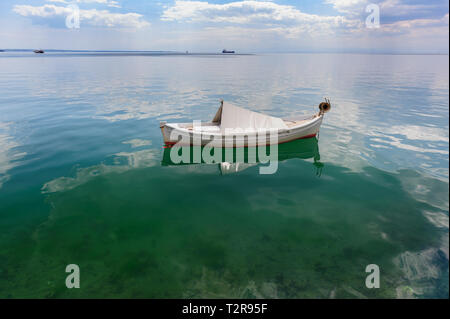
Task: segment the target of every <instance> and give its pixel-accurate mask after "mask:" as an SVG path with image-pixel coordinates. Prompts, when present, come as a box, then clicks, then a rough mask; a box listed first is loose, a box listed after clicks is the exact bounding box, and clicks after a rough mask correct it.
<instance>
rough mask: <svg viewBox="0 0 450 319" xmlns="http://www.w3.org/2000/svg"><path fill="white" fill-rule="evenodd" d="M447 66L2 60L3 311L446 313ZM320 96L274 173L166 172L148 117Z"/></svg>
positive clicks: (239, 59) (208, 113) (255, 168)
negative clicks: (227, 308) (76, 275)
mask: <svg viewBox="0 0 450 319" xmlns="http://www.w3.org/2000/svg"><path fill="white" fill-rule="evenodd" d="M448 62H449V60H448V56H412V55H410V56H400V55H350V54H337V55H332V54H316V55H314V54H279V55H248V56H220V55H211V56H208V55H201V56H200V55H198V56H196V55H189V56H182V55H179V56H178V55H169V56H166V55H164V54H162V55H150V56H133V55H126V54H125V55H123V54H122V55H120V56H115V55H111V56H104V55H103V56H95V55H89V56H85V55H80V56H79V55H77V54H71V55H65V54H45V55H42V56H35V55H33V54H29V53H20V54H19V53H12V52H6V53H0V297H2V298H22V297H25V298H71V297H75V298H81V297H87V298H93V297H100V298H103V297H113V298H116V297H125V298H174V297H175V298H179V297H181V298H187V297H189V298H200V297H208V298H209V297H218V298H221V297H236V298H260V297H267V298H365V297H368V298H398V297H399V298H409V297H418V298H430V297H433V298H443V297H445V298H448V211H449V209H448V206H449V205H448V202H449V200H448V199H449V198H448V189H449V187H448V171H449V170H448V165H449V161H448V159H449V153H448V152H449V147H448V144H449V143H448V142H449V137H448V123H449V74H448V67H449V65H448V64H449V63H448ZM324 96H327V97H330V98H331V101H332V104H333V108H332V110H331V112H330V113H328V114H326V116H325V119H324V122H323V124H322V128H321V132H320V137H319V139H318V140H316V139H309V140H302V141H295V142H293V143H288V144H284V145H283V146H280V148H279V152H280V162H279V163H278V170H277V172H276V174H273V175H260V174H259V166H261V165H248V167H247V166H245V167H243V168H244V169H243V170H240V171H239V172H235V173H225V172H224V171H223V167H221V166H220V165H219V164H210V165H208V164H198V165H173V163H171V162H170V160H167V152H168V149H164V148H163V145H162V137H161V132H160V130H159V125H158V124H159V121H161V120H166V121H180V122H187V121H190V120H192V119H197V120H201V119H203V120H209V119H211V118H212V117H213V116H214V114H215V111H216V109H217V107H218V106H219V100H220V99H221V98H223V99H225V100H226V101H230V102H233V103H234V104H237V105H240V106H243V107H249V108H250V109H252V110H255V111H261V112H265V113H268V114H270V115H274V116H280V117H286V118H289V117H295V116H303V115H310V114H312V113H315V112H317V105H318V104H319V102H321V101H322V100H323V97H324ZM241 167H242V166H241ZM68 264H77V265H79V267H80V271H81V288H80V289H67V288H66V286H65V279H66V276H67V274H66V273H65V268H66V265H68ZM369 264H377V265H378V266H379V267H380V288H379V289H368V288H367V287H366V286H365V279H366V276H367V275H368V274H367V273H366V272H365V268H366V266H367V265H369Z"/></svg>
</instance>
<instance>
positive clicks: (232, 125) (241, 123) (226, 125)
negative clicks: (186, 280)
mask: <svg viewBox="0 0 450 319" xmlns="http://www.w3.org/2000/svg"><path fill="white" fill-rule="evenodd" d="M213 122H215V123H220V129H221V131H222V132H224V131H225V129H237V130H255V129H279V130H280V129H287V128H288V127H287V125H286V123H284V121H283V120H282V119H280V118H278V117H273V116H269V115H265V114H261V113H257V112H253V111H249V110H246V109H244V108H242V107H239V106H235V105H233V104H230V103H227V102H223V105H222V106H221V107H220V108H219V109H218V110H217V113H216V115H215V116H214V119H213Z"/></svg>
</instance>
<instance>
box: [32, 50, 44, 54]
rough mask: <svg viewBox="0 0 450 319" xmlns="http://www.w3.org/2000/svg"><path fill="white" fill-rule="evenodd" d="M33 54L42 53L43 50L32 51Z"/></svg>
mask: <svg viewBox="0 0 450 319" xmlns="http://www.w3.org/2000/svg"><path fill="white" fill-rule="evenodd" d="M33 52H34V53H44V50H34V51H33Z"/></svg>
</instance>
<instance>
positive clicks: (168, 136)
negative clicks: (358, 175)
mask: <svg viewBox="0 0 450 319" xmlns="http://www.w3.org/2000/svg"><path fill="white" fill-rule="evenodd" d="M322 119H323V116H317V117H314V118H312V119H311V120H310V121H307V122H306V123H305V124H303V125H301V126H297V127H292V128H289V129H286V130H278V131H276V133H272V137H271V136H270V133H269V132H267V133H266V134H264V135H263V136H261V135H260V136H258V135H257V134H255V133H252V132H247V133H234V134H221V133H208V132H198V131H197V132H196V131H194V130H188V129H185V128H181V127H179V126H178V125H177V124H170V123H161V125H160V128H161V132H162V135H163V139H164V143H165V144H166V145H167V146H173V145H175V144H177V145H179V146H206V145H208V146H211V147H248V146H265V145H272V144H281V143H287V142H290V141H293V140H297V139H304V138H312V137H315V136H316V135H317V134H318V133H319V130H320V125H321V124H322ZM274 134H276V138H274V137H275V136H274Z"/></svg>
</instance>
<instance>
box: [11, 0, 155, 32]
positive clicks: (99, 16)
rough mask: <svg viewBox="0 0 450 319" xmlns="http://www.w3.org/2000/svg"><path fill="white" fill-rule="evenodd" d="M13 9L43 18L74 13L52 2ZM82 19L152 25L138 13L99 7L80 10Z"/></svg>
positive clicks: (128, 25) (107, 24)
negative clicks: (120, 11) (117, 11)
mask: <svg viewBox="0 0 450 319" xmlns="http://www.w3.org/2000/svg"><path fill="white" fill-rule="evenodd" d="M13 11H14V12H16V13H17V14H20V15H21V16H24V17H41V18H51V17H59V16H63V17H66V16H68V15H70V14H72V9H70V8H66V7H60V6H56V5H52V4H45V5H43V6H40V7H35V6H30V5H15V6H14V8H13ZM80 20H81V23H86V24H88V25H91V26H101V27H124V28H143V27H146V26H149V25H150V23H148V22H147V21H145V20H144V19H143V18H142V15H141V14H138V13H112V12H110V11H108V10H97V9H90V10H80Z"/></svg>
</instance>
